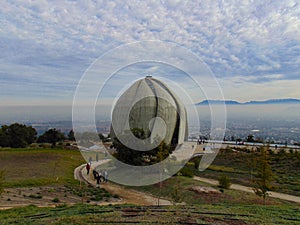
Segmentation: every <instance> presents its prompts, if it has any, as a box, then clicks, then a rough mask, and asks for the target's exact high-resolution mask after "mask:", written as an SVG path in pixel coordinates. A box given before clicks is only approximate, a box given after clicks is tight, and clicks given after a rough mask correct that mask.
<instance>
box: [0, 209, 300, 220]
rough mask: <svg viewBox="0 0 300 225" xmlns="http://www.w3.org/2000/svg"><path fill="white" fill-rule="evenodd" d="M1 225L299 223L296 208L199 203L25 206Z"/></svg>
mask: <svg viewBox="0 0 300 225" xmlns="http://www.w3.org/2000/svg"><path fill="white" fill-rule="evenodd" d="M0 221H1V224H90V223H93V224H109V223H113V224H129V223H130V224H131V223H134V224H152V223H155V224H291V225H292V224H299V222H300V211H299V208H296V207H293V206H268V207H264V206H257V205H242V206H237V205H230V204H209V205H207V204H202V205H197V206H164V207H163V206H161V207H155V206H148V207H146V206H129V205H122V206H94V205H86V204H79V205H74V206H66V205H62V206H60V207H56V208H37V207H35V206H28V207H23V208H16V209H10V210H3V211H0Z"/></svg>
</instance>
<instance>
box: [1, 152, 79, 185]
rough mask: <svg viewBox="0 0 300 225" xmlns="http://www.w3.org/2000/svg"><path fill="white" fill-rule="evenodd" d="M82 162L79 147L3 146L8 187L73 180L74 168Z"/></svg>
mask: <svg viewBox="0 0 300 225" xmlns="http://www.w3.org/2000/svg"><path fill="white" fill-rule="evenodd" d="M83 163H84V159H83V157H82V156H81V154H80V152H79V151H76V150H62V149H30V148H20V149H5V148H0V170H5V183H4V186H5V187H6V188H8V187H30V186H40V185H47V184H65V183H74V182H76V181H75V180H74V175H73V174H74V169H75V168H76V167H77V166H79V165H81V164H83Z"/></svg>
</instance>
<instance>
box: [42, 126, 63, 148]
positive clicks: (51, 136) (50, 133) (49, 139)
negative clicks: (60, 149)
mask: <svg viewBox="0 0 300 225" xmlns="http://www.w3.org/2000/svg"><path fill="white" fill-rule="evenodd" d="M65 139H66V138H65V135H64V134H63V133H62V132H61V131H60V130H56V128H51V129H49V130H47V131H46V132H45V133H44V134H42V135H41V136H39V138H38V143H51V144H52V147H55V146H56V142H58V141H63V140H65Z"/></svg>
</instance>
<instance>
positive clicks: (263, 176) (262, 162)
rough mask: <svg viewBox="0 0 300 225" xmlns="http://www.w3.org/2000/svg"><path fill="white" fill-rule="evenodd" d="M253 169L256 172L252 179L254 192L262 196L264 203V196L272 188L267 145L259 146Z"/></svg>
mask: <svg viewBox="0 0 300 225" xmlns="http://www.w3.org/2000/svg"><path fill="white" fill-rule="evenodd" d="M255 169H256V171H255V172H256V174H255V178H254V180H253V183H254V192H255V194H257V195H258V196H261V197H263V199H264V204H266V197H267V196H268V191H270V190H271V189H272V186H271V181H272V180H273V173H272V170H271V166H270V158H269V151H268V147H265V146H264V147H262V148H261V152H260V155H259V156H258V158H257V161H256V167H255Z"/></svg>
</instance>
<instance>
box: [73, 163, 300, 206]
mask: <svg viewBox="0 0 300 225" xmlns="http://www.w3.org/2000/svg"><path fill="white" fill-rule="evenodd" d="M106 162H107V160H101V161H99V162H97V163H95V162H94V164H93V165H100V164H102V163H106ZM74 177H75V179H77V180H81V181H84V182H87V183H89V184H91V185H93V186H96V184H95V181H94V180H93V179H92V177H91V176H88V175H87V174H86V169H85V164H84V165H81V166H79V167H77V168H76V169H75V171H74ZM194 180H198V181H201V182H204V183H208V184H212V185H218V181H217V180H214V179H209V178H204V177H198V176H195V177H194ZM101 188H104V189H106V190H107V191H108V192H110V193H111V194H117V195H119V196H120V197H121V198H122V201H121V202H119V203H120V204H123V203H132V204H141V205H158V198H156V197H154V196H152V195H149V194H146V193H143V192H138V191H135V190H131V189H126V188H124V187H122V186H121V185H117V184H113V183H107V184H106V183H101ZM230 189H233V190H239V191H245V192H250V193H254V191H253V188H252V187H247V186H243V185H240V184H232V185H231V186H230ZM269 196H270V197H273V198H279V199H282V200H286V201H291V202H296V203H300V197H298V196H294V195H288V194H283V193H279V192H274V191H270V192H269ZM159 204H160V205H172V203H171V202H170V201H168V200H164V199H160V200H159Z"/></svg>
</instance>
